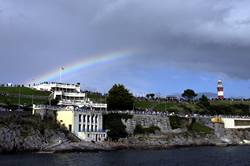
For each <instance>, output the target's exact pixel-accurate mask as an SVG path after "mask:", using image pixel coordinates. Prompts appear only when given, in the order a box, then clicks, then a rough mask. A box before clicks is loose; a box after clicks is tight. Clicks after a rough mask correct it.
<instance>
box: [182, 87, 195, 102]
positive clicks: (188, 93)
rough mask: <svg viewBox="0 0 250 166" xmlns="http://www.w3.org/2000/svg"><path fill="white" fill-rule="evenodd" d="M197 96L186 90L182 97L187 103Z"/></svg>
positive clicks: (192, 91)
mask: <svg viewBox="0 0 250 166" xmlns="http://www.w3.org/2000/svg"><path fill="white" fill-rule="evenodd" d="M196 96H197V94H196V93H195V92H194V90H192V89H186V90H184V92H183V94H182V97H184V98H186V99H188V101H190V100H193V99H194V98H195V97H196Z"/></svg>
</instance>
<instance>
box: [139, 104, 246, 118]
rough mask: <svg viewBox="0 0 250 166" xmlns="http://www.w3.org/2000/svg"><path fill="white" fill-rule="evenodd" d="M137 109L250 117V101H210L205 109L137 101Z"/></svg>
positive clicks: (195, 106)
mask: <svg viewBox="0 0 250 166" xmlns="http://www.w3.org/2000/svg"><path fill="white" fill-rule="evenodd" d="M135 108H136V109H143V110H145V109H148V110H153V111H168V112H175V113H181V114H187V113H198V114H212V115H219V114H225V115H250V101H226V100H224V101H219V100H218V101H210V106H208V107H204V106H203V105H201V104H200V103H199V102H180V103H176V102H164V101H140V100H136V101H135Z"/></svg>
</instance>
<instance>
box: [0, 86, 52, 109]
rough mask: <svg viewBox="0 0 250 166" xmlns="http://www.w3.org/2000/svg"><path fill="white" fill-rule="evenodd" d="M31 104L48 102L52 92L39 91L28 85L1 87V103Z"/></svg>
mask: <svg viewBox="0 0 250 166" xmlns="http://www.w3.org/2000/svg"><path fill="white" fill-rule="evenodd" d="M19 94H20V104H21V105H31V104H32V101H33V103H34V104H43V103H47V102H48V96H49V95H50V92H44V91H38V90H35V89H31V88H27V87H0V103H1V104H3V105H17V104H18V103H19Z"/></svg>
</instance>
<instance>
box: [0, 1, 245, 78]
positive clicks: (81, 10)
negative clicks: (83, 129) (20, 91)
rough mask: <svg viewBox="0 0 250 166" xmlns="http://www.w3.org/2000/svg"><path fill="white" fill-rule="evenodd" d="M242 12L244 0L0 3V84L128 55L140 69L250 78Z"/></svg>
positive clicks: (243, 13)
mask: <svg viewBox="0 0 250 166" xmlns="http://www.w3.org/2000/svg"><path fill="white" fill-rule="evenodd" d="M249 11H250V10H249V2H248V1H244V0H235V1H233V0H209V1H207V0H190V1H183V0H174V1H173V0H152V1H151V0H149V1H145V0H98V1H97V0H72V1H68V0H53V1H52V0H0V53H1V55H0V56H1V62H0V64H1V65H0V70H1V75H3V73H4V71H6V69H8V72H9V74H8V75H6V74H5V77H6V78H3V79H4V81H6V80H8V79H10V78H11V77H12V78H13V77H14V75H15V74H16V73H19V74H18V76H17V77H20V78H18V80H21V77H30V75H31V76H32V77H33V76H35V75H37V74H41V73H44V72H46V71H48V70H50V69H51V70H52V69H54V68H55V66H56V67H58V66H60V65H64V64H67V63H69V62H72V61H75V60H77V59H79V58H82V57H84V56H85V55H90V54H94V53H100V52H105V51H112V50H118V49H127V48H131V49H136V50H137V55H139V56H138V57H137V56H134V57H133V59H132V60H131V61H133V62H131V63H134V66H140V67H141V68H143V67H145V66H147V67H154V66H156V65H166V66H167V65H169V64H171V65H175V66H177V67H181V68H184V69H186V68H187V69H191V70H204V71H211V72H215V73H219V74H222V75H227V76H230V77H238V78H244V79H249V78H250V74H249V72H248V70H247V69H248V67H249V64H250V55H249V51H250V38H249V34H250V33H249V32H250V26H249V25H250V24H249V22H250V12H249ZM145 57H147V58H145ZM145 59H146V60H145ZM149 59H150V60H149ZM138 62H139V63H138ZM45 63H46V68H45V67H44V64H45ZM127 70H133V68H129V69H127ZM131 72H132V71H131ZM8 77H10V78H8Z"/></svg>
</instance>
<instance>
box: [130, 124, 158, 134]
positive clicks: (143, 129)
mask: <svg viewBox="0 0 250 166" xmlns="http://www.w3.org/2000/svg"><path fill="white" fill-rule="evenodd" d="M157 130H158V131H161V129H160V128H159V127H158V126H150V127H142V126H141V125H136V126H135V130H134V134H135V135H136V134H155V132H156V131H157Z"/></svg>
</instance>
